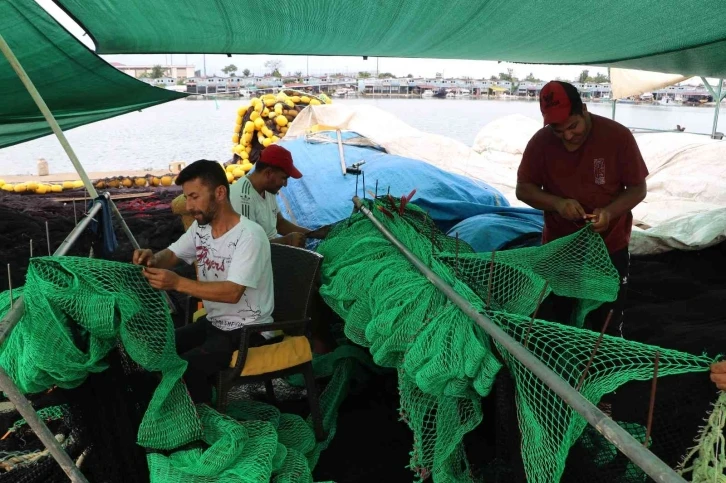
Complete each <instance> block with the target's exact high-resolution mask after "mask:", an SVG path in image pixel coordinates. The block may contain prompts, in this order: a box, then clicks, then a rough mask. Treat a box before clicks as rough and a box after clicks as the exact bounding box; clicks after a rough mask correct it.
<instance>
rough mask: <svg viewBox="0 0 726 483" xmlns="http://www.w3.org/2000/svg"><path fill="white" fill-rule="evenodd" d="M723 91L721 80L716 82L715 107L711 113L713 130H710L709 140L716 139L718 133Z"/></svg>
mask: <svg viewBox="0 0 726 483" xmlns="http://www.w3.org/2000/svg"><path fill="white" fill-rule="evenodd" d="M722 91H723V79H719V80H718V92H717V94H716V98H715V99H714V101H716V107H715V108H714V112H713V129H711V138H713V139H715V138H716V132H717V131H718V114H719V111H720V110H721V92H722Z"/></svg>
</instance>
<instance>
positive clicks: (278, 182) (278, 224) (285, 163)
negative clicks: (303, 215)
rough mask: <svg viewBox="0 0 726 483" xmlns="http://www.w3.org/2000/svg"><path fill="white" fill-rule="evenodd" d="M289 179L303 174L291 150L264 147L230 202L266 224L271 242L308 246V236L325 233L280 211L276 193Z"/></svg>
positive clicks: (260, 223)
mask: <svg viewBox="0 0 726 483" xmlns="http://www.w3.org/2000/svg"><path fill="white" fill-rule="evenodd" d="M289 178H293V179H300V178H302V173H300V171H298V169H297V168H296V167H295V165H294V164H293V162H292V154H290V151H288V150H287V149H285V148H283V147H282V146H279V145H277V144H271V145H270V146H268V147H266V148H265V149H263V150H262V155H261V156H260V160H259V161H257V163H255V170H254V171H253V172H252V173H250V174H248V175H247V176H245V177H244V178H242V179H240V180H239V181H238V182H237V183H235V184H233V185H232V187H231V188H230V201H231V202H232V208H234V210H235V211H236V212H237V213H239V214H241V215H242V216H244V217H246V218H249V219H250V220H252V221H254V222H255V223H257V224H258V225H260V226H262V228H263V229H264V230H265V233H266V234H267V238H268V239H269V240H270V243H281V244H283V245H292V246H297V247H304V246H305V239H306V238H307V237H308V236H310V237H311V238H323V237H324V235H325V233H313V232H311V231H310V230H309V229H307V228H303V227H301V226H297V225H296V224H294V223H292V222H290V221H288V220H286V219H285V218H284V217H283V216H282V213H280V208H279V207H278V206H277V199H276V195H277V193H278V192H279V191H280V189H281V188H282V187H284V186H287V180H288V179H289ZM280 235H282V236H280Z"/></svg>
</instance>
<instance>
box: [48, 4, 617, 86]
mask: <svg viewBox="0 0 726 483" xmlns="http://www.w3.org/2000/svg"><path fill="white" fill-rule="evenodd" d="M36 2H37V3H38V4H39V5H40V6H41V7H43V8H44V9H45V10H46V11H47V12H48V13H50V15H52V16H53V17H54V18H55V19H56V20H57V21H58V22H59V23H60V24H61V25H63V26H64V27H65V28H66V29H67V30H68V31H69V32H71V33H72V34H73V35H75V36H76V37H77V38H78V39H79V40H80V41H81V42H83V43H84V44H86V45H87V46H88V47H89V48H90V49H92V50H95V46H94V45H93V42H92V41H91V39H90V37H88V36H87V35H84V34H85V32H84V31H83V29H82V28H80V27H79V26H78V24H76V23H75V22H74V21H73V20H72V19H71V18H70V17H68V15H66V14H65V12H63V11H62V10H61V9H60V8H58V7H57V6H56V5H55V4H54V3H53V2H52V0H36ZM101 57H102V58H103V59H105V60H106V61H107V62H120V63H122V64H126V65H132V64H135V65H139V64H141V65H147V64H151V65H155V64H162V65H167V64H172V63H173V64H175V65H184V64H187V65H190V64H193V65H194V66H195V69H196V70H201V71H202V73H204V63H205V57H206V72H207V75H210V76H211V75H213V74H217V75H224V74H223V73H222V69H223V68H224V67H225V66H227V65H230V64H234V65H235V66H236V67H237V68H238V72H242V71H243V70H244V69H249V70H250V71H251V73H252V74H254V75H262V74H264V73H265V72H266V69H265V67H264V64H265V62H266V61H268V60H271V59H273V60H279V61H281V62H282V67H281V69H280V72H281V73H282V74H283V75H287V74H288V73H290V74H293V73H295V72H302V73H303V75H313V76H315V75H321V74H326V73H327V74H335V73H344V74H348V73H357V72H360V71H369V72H376V71H378V72H380V73H383V72H390V73H392V74H394V75H395V76H399V77H405V76H407V75H408V74H412V75H413V76H415V77H434V76H435V75H436V73H437V72H440V73H441V74H442V75H443V76H444V77H465V76H467V77H472V78H475V79H480V78H489V77H490V76H492V75H498V74H499V73H500V72H507V69H508V68H511V69H514V75H515V76H516V77H519V78H524V77H526V76H527V75H528V74H529V73H532V74H534V76H535V77H537V78H539V79H542V80H545V81H547V80H553V79H555V78H557V77H559V78H560V79H562V80H570V81H572V80H575V79H576V78H577V77H578V76H579V74H580V72H582V70H584V69H587V70H589V71H590V75H591V76H595V75H596V74H598V73H602V74H607V69H605V68H602V67H587V66H573V65H570V66H556V65H533V64H526V65H525V64H511V63H506V62H501V63H499V62H495V61H483V60H451V59H401V58H392V57H381V58H376V57H368V60H363V58H362V57H332V56H299V55H297V56H292V55H275V56H270V55H232V58H228V57H227V56H226V55H219V54H215V55H206V56H202V55H200V54H188V55H185V54H174V55H164V54H154V55H102V56H101Z"/></svg>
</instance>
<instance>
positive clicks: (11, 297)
mask: <svg viewBox="0 0 726 483" xmlns="http://www.w3.org/2000/svg"><path fill="white" fill-rule="evenodd" d="M8 292H10V309H11V310H12V308H13V280H12V278H11V277H10V264H9V263H8Z"/></svg>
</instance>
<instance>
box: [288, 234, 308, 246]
mask: <svg viewBox="0 0 726 483" xmlns="http://www.w3.org/2000/svg"><path fill="white" fill-rule="evenodd" d="M305 238H306V237H305V235H304V234H302V233H300V232H297V231H295V232H292V233H288V234H287V235H285V239H286V242H287V243H286V244H287V245H290V246H293V247H298V248H305Z"/></svg>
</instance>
